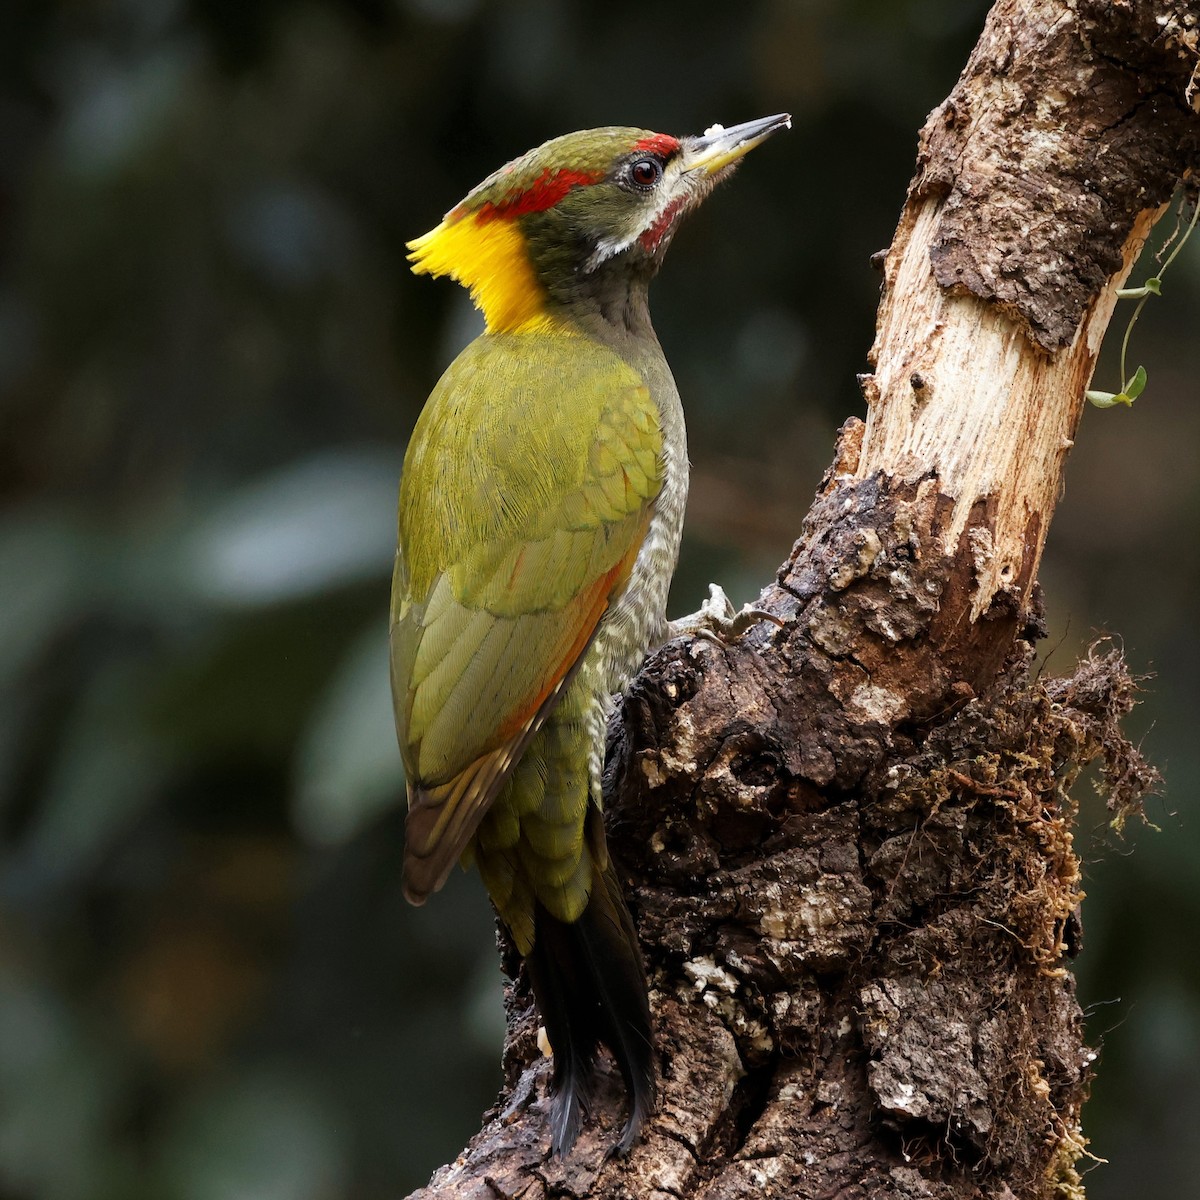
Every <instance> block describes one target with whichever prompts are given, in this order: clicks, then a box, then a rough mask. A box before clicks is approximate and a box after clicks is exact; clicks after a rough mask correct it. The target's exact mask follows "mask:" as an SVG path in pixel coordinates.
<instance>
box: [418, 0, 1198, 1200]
mask: <svg viewBox="0 0 1200 1200" xmlns="http://www.w3.org/2000/svg"><path fill="white" fill-rule="evenodd" d="M1197 32H1198V31H1197V18H1196V13H1195V11H1194V6H1193V5H1191V4H1188V3H1183V2H1176V3H1168V2H1165V0H1157V2H1155V0H1124V2H1122V0H1115V2H1106V3H1101V2H1100V0H1094V2H1092V0H1074V2H1068V0H1053V2H1052V0H1000V2H999V3H997V5H996V6H995V8H994V9H993V11H992V13H991V15H990V17H989V20H988V23H987V26H986V28H985V30H984V32H983V35H982V36H981V39H980V42H979V44H978V46H977V47H976V50H975V52H974V53H973V55H972V57H971V60H970V61H969V63H968V64H967V67H966V69H965V70H964V72H963V75H962V77H961V78H960V80H959V82H958V84H957V85H956V87H955V89H954V91H953V93H952V94H951V96H950V97H949V98H948V99H947V100H946V102H945V103H944V104H943V105H941V106H940V107H939V108H938V109H937V110H936V111H935V112H934V113H933V114H932V115H931V117H930V119H929V122H928V123H927V125H926V127H925V130H924V131H923V133H922V140H921V151H920V158H919V162H918V171H917V175H916V177H915V179H914V181H913V184H912V187H911V189H910V193H909V197H908V200H907V203H906V206H905V210H904V213H903V214H902V216H901V219H900V223H899V226H898V229H897V234H896V238H895V241H894V242H893V245H892V248H891V250H890V251H889V252H888V255H887V258H886V263H885V288H884V295H883V300H882V304H881V310H880V321H879V329H878V334H877V338H876V342H875V346H874V348H873V351H872V362H873V368H874V370H873V374H872V375H871V376H869V377H866V378H865V379H864V392H865V394H866V396H867V399H868V404H869V415H868V419H867V421H866V423H865V425H864V423H862V422H859V421H856V420H852V421H850V422H848V423H847V425H846V426H845V427H844V428H843V431H842V435H841V438H840V440H839V445H838V451H837V457H836V459H835V462H834V465H833V466H832V467H831V469H830V472H829V473H828V475H827V477H826V479H825V480H824V482H823V484H822V487H821V490H820V492H819V494H818V496H817V498H816V501H815V502H814V504H813V507H812V509H811V511H810V513H809V515H808V517H807V519H806V522H805V527H804V530H803V532H802V535H801V538H800V540H799V541H798V542H797V544H796V546H795V548H794V549H793V552H792V554H791V556H790V557H789V559H788V560H787V562H785V563H784V564H783V566H782V567H781V568H780V572H779V576H778V579H777V580H776V582H775V583H774V584H772V585H771V586H770V587H768V588H767V589H766V590H765V591H764V593H763V597H762V601H761V603H762V605H763V606H764V607H766V608H768V609H770V610H771V611H772V612H774V613H776V614H778V615H779V616H780V617H782V618H783V619H784V621H785V622H786V624H785V627H784V628H782V629H774V628H772V627H768V626H761V627H759V628H757V629H756V630H754V631H752V633H751V634H750V635H748V636H747V637H746V638H745V639H743V640H742V641H740V642H738V643H737V644H735V645H732V646H729V647H718V646H715V645H713V644H712V643H709V642H705V641H695V642H675V643H672V644H670V645H668V646H666V647H664V648H663V650H661V651H660V652H659V653H658V654H656V655H655V656H653V658H652V659H651V660H650V661H649V662H648V664H647V665H646V667H645V669H644V670H643V671H642V673H641V674H640V675H639V676H638V678H637V679H636V680H635V681H634V683H633V684H632V685H631V686H630V688H629V689H628V692H627V694H626V696H625V697H624V700H623V703H622V706H621V711H620V713H619V714H618V719H617V720H616V721H615V722H614V726H613V729H612V730H611V731H610V732H611V744H610V754H609V759H608V766H607V770H606V791H607V793H608V795H609V797H610V802H611V809H610V814H609V817H610V820H609V827H610V839H611V844H612V846H613V849H614V854H615V856H616V857H617V859H618V861H619V862H620V863H621V865H622V867H623V868H624V869H625V871H626V873H627V875H628V879H629V895H630V898H631V903H632V906H633V908H634V910H635V916H636V918H637V922H638V928H639V935H640V937H641V940H642V946H643V949H644V951H645V955H646V961H647V966H648V969H649V972H650V979H651V985H652V988H653V992H654V994H653V1000H654V1011H655V1021H656V1027H657V1035H658V1045H659V1049H660V1052H661V1072H662V1082H663V1087H662V1093H663V1096H662V1102H661V1105H660V1110H659V1113H658V1114H657V1116H656V1117H655V1118H654V1120H653V1121H652V1122H651V1123H650V1126H649V1129H648V1131H647V1134H646V1136H645V1138H644V1140H643V1141H642V1142H641V1143H640V1144H639V1145H638V1146H636V1147H635V1148H634V1150H633V1152H632V1153H631V1154H630V1155H629V1157H628V1158H627V1159H624V1160H617V1159H612V1158H609V1157H607V1156H606V1154H607V1150H608V1148H609V1147H610V1146H611V1145H612V1143H613V1141H614V1140H615V1137H616V1136H617V1131H618V1127H619V1122H620V1120H621V1118H622V1113H623V1099H622V1096H621V1089H620V1086H619V1082H618V1081H617V1080H616V1079H615V1078H608V1079H606V1080H605V1081H603V1084H604V1085H603V1086H602V1088H601V1089H600V1094H598V1095H597V1096H596V1101H595V1105H594V1109H595V1111H594V1113H593V1117H592V1120H591V1121H590V1123H589V1125H588V1127H587V1129H586V1130H585V1132H584V1135H583V1136H582V1137H581V1139H580V1143H579V1145H578V1147H577V1148H576V1151H575V1152H574V1153H573V1155H572V1156H571V1157H570V1158H569V1159H568V1160H567V1161H566V1162H559V1161H556V1160H554V1159H551V1158H549V1157H548V1154H547V1150H546V1144H547V1140H548V1139H547V1132H546V1128H547V1113H548V1101H547V1097H546V1083H547V1080H548V1076H549V1072H548V1069H547V1064H546V1062H545V1061H544V1060H543V1059H542V1058H541V1056H540V1055H539V1053H538V1050H537V1045H536V1026H535V1019H534V1017H533V1014H532V1010H531V1007H530V1003H529V999H528V994H527V992H526V989H525V987H524V985H523V983H522V982H521V981H519V980H518V982H517V983H515V984H514V985H512V986H511V987H510V989H509V1016H510V1022H509V1036H508V1040H507V1044H506V1048H505V1066H506V1084H505V1088H504V1091H503V1093H502V1094H501V1096H500V1098H499V1100H498V1101H497V1104H496V1106H495V1108H493V1109H492V1110H491V1112H489V1113H488V1114H487V1115H486V1118H485V1123H484V1127H483V1128H482V1129H481V1131H480V1133H479V1134H478V1135H477V1136H476V1138H475V1139H473V1141H472V1142H471V1144H470V1146H468V1147H467V1149H466V1150H465V1151H464V1152H463V1155H462V1156H460V1158H459V1159H458V1160H457V1161H456V1162H455V1163H454V1164H451V1165H449V1166H447V1167H444V1168H442V1170H440V1171H439V1172H437V1173H436V1174H435V1176H434V1178H433V1179H432V1180H431V1182H430V1184H429V1186H428V1187H427V1188H425V1189H422V1191H420V1192H418V1193H416V1195H417V1196H418V1197H420V1198H421V1200H434V1198H441V1197H451V1196H453V1197H456V1198H466V1197H481V1198H482V1197H508V1196H512V1197H515V1196H522V1197H527V1198H529V1200H535V1198H537V1197H541V1196H551V1195H554V1196H559V1195H561V1196H576V1197H583V1196H590V1197H658V1196H661V1197H677V1198H687V1200H691V1198H693V1197H695V1198H698V1200H718V1198H720V1200H733V1198H735V1197H742V1196H751V1195H753V1196H756V1197H759V1196H787V1197H813V1198H816V1197H829V1198H833V1197H868V1196H869V1197H937V1198H943V1197H944V1198H946V1200H951V1198H954V1200H958V1198H963V1197H1014V1196H1020V1197H1056V1196H1060V1197H1073V1196H1082V1194H1083V1189H1082V1185H1081V1183H1080V1180H1079V1175H1078V1173H1077V1170H1076V1163H1077V1161H1078V1160H1079V1158H1080V1157H1081V1156H1082V1155H1083V1154H1084V1152H1085V1148H1086V1140H1085V1137H1084V1134H1083V1132H1082V1127H1081V1108H1082V1105H1083V1102H1084V1099H1085V1098H1086V1094H1087V1089H1088V1083H1089V1078H1090V1066H1091V1062H1092V1059H1093V1057H1094V1056H1093V1054H1092V1053H1091V1051H1090V1050H1089V1049H1088V1048H1087V1047H1086V1045H1085V1044H1084V1040H1083V1029H1082V1016H1081V1013H1080V1010H1079V1006H1078V1004H1077V1003H1076V1000H1075V993H1074V980H1073V978H1072V976H1071V974H1070V970H1069V960H1070V958H1071V957H1072V956H1073V954H1074V953H1075V952H1076V950H1077V949H1078V946H1079V943H1080V938H1081V927H1080V917H1079V905H1080V901H1081V899H1082V893H1081V891H1080V886H1079V864H1078V860H1077V858H1076V855H1075V852H1074V849H1073V846H1072V827H1073V822H1074V817H1075V808H1074V804H1073V801H1072V800H1071V797H1070V788H1071V785H1072V783H1073V782H1074V781H1075V779H1076V777H1077V776H1078V774H1079V772H1080V771H1081V770H1082V768H1083V767H1084V766H1085V765H1086V764H1087V763H1089V762H1092V761H1097V762H1098V763H1099V766H1100V770H1101V776H1102V779H1103V780H1104V781H1105V783H1106V786H1108V787H1109V789H1110V804H1111V806H1112V807H1113V811H1114V817H1115V818H1116V819H1118V820H1119V819H1123V818H1124V816H1125V815H1127V814H1129V813H1133V812H1137V811H1138V806H1139V804H1140V801H1141V798H1142V796H1143V795H1144V794H1145V793H1146V792H1147V791H1148V790H1149V789H1151V788H1153V787H1154V786H1155V784H1156V782H1157V775H1156V773H1155V772H1154V770H1153V768H1152V767H1150V766H1149V765H1148V764H1146V763H1145V762H1144V761H1143V760H1142V759H1141V758H1140V757H1139V755H1138V754H1137V752H1136V750H1135V749H1134V748H1133V747H1132V746H1130V745H1129V743H1128V742H1126V741H1125V740H1124V739H1123V737H1122V735H1121V733H1120V720H1121V718H1122V717H1123V716H1124V715H1125V714H1126V713H1127V712H1128V711H1129V710H1130V709H1131V707H1132V705H1133V703H1134V700H1135V695H1136V685H1135V682H1134V681H1133V680H1132V679H1131V678H1130V676H1129V675H1128V672H1127V671H1126V669H1125V666H1124V664H1123V662H1122V660H1121V658H1120V655H1119V654H1117V653H1116V652H1114V651H1112V650H1105V649H1104V648H1103V647H1096V648H1094V649H1093V652H1092V654H1091V655H1090V656H1089V658H1088V659H1087V660H1085V661H1084V662H1083V663H1081V664H1080V665H1079V667H1078V668H1077V669H1076V671H1075V672H1074V673H1073V675H1072V676H1071V677H1070V678H1067V679H1061V680H1042V679H1039V678H1038V677H1037V676H1036V673H1035V672H1034V671H1033V670H1032V666H1033V662H1034V644H1035V642H1036V640H1037V638H1038V637H1039V636H1040V635H1041V632H1042V629H1041V619H1040V614H1039V594H1038V591H1037V585H1036V577H1037V567H1038V562H1039V559H1040V555H1041V551H1042V546H1043V544H1044V541H1045V537H1046V534H1047V531H1048V529H1049V525H1050V521H1051V518H1052V516H1053V511H1054V504H1055V500H1056V498H1057V495H1058V492H1059V489H1060V486H1061V478H1062V471H1063V468H1064V465H1065V460H1066V456H1067V451H1068V449H1069V447H1070V444H1071V439H1072V438H1073V436H1074V433H1075V428H1076V425H1077V423H1078V419H1079V415H1080V411H1081V407H1082V404H1083V390H1084V388H1085V387H1086V385H1087V382H1088V380H1089V378H1090V376H1091V372H1092V368H1093V366H1094V363H1095V357H1096V354H1097V352H1098V349H1099V345H1100V340H1101V338H1102V336H1103V333H1104V329H1105V327H1106V326H1107V324H1108V321H1109V318H1110V316H1111V314H1112V309H1113V305H1114V303H1115V300H1114V296H1113V292H1114V289H1115V288H1116V287H1119V286H1120V285H1121V283H1122V282H1123V280H1124V278H1125V275H1126V274H1127V273H1128V270H1129V268H1130V265H1131V264H1132V262H1133V260H1134V258H1135V257H1136V254H1137V252H1138V250H1139V249H1140V247H1141V244H1142V242H1143V240H1144V238H1145V236H1146V233H1147V232H1148V230H1149V228H1150V227H1151V225H1152V224H1153V222H1154V220H1155V219H1156V218H1157V216H1158V215H1159V214H1160V213H1161V211H1162V209H1163V207H1164V206H1165V204H1166V203H1167V201H1168V199H1169V197H1170V195H1171V192H1172V190H1173V189H1174V188H1175V187H1176V186H1177V185H1178V183H1179V181H1180V180H1182V179H1184V178H1185V177H1186V176H1187V175H1188V173H1189V172H1190V171H1191V170H1193V169H1194V168H1195V166H1196V164H1197V162H1198V161H1200V118H1198V117H1197V108H1196V101H1197V63H1198V62H1200V54H1198V52H1197ZM509 963H510V965H512V959H511V956H510V959H509Z"/></svg>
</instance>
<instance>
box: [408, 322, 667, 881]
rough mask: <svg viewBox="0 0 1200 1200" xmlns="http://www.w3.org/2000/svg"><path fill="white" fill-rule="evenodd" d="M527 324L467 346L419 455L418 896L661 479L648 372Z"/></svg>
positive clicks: (640, 533)
mask: <svg viewBox="0 0 1200 1200" xmlns="http://www.w3.org/2000/svg"><path fill="white" fill-rule="evenodd" d="M527 337H528V335H521V334H498V335H490V336H485V337H482V338H480V339H478V340H477V341H476V342H474V343H472V345H471V346H469V347H468V348H467V350H466V351H464V352H463V354H462V355H460V357H459V358H458V359H457V360H456V362H455V363H454V365H453V366H452V367H451V368H450V370H449V371H447V373H446V375H445V376H444V377H443V378H442V380H441V382H440V383H439V384H438V386H437V388H435V390H434V392H433V395H432V396H431V397H430V399H429V402H428V403H427V405H426V407H425V410H424V412H423V413H422V415H421V419H420V421H419V422H418V424H417V428H416V430H415V431H414V434H413V440H412V442H411V443H410V448H409V453H408V456H407V459H406V461H405V467H404V477H403V480H402V482H401V489H400V546H401V549H400V552H399V553H398V555H397V560H396V573H395V577H394V580H393V598H392V629H391V657H392V686H393V693H394V697H395V703H396V718H397V727H398V729H399V731H400V740H401V747H402V752H403V755H404V760H405V766H406V769H407V771H408V777H409V818H408V825H407V833H408V838H407V848H406V856H405V857H406V862H405V881H406V888H407V889H408V891H409V895H410V898H411V899H423V898H424V896H425V895H427V894H428V893H429V892H430V891H433V890H436V889H437V888H438V887H440V886H441V884H442V882H443V881H444V880H445V877H446V875H447V874H448V873H449V871H450V868H451V867H452V865H453V863H454V862H455V861H456V860H457V859H458V857H459V855H460V854H461V853H462V850H463V849H464V847H465V846H466V844H467V842H468V841H469V840H470V837H471V835H472V834H473V833H474V831H475V829H476V827H477V826H478V824H479V821H480V819H481V817H482V816H483V814H484V813H485V812H486V811H487V808H488V805H489V804H490V803H491V802H492V800H493V799H494V798H495V796H496V793H497V792H498V791H499V789H500V787H501V785H502V784H503V782H504V779H505V778H506V776H507V775H508V772H509V771H510V770H511V768H512V766H513V764H514V763H515V762H516V761H517V760H518V759H519V757H520V755H521V752H522V751H523V750H524V748H525V745H526V743H527V742H528V740H529V738H530V737H531V736H532V735H533V733H534V732H535V731H536V730H537V728H538V727H539V726H540V724H541V722H542V721H543V720H544V719H545V716H546V714H547V713H548V712H549V711H550V709H551V708H552V707H553V705H554V703H555V701H556V700H557V698H558V696H559V695H560V694H561V692H562V689H563V687H564V686H565V685H566V683H567V682H568V681H569V679H570V676H571V672H572V670H573V668H574V666H575V665H576V663H577V662H578V661H579V659H580V656H581V655H582V653H583V651H584V650H585V648H586V647H587V645H588V643H589V642H590V641H591V638H592V636H593V635H594V633H595V631H596V627H597V624H598V622H599V621H600V618H601V616H602V615H603V613H604V611H605V609H606V608H607V607H608V604H609V602H610V600H611V598H612V597H614V596H615V595H617V594H619V592H620V591H621V590H622V588H623V587H624V586H625V583H626V582H627V580H628V578H629V574H630V572H631V570H632V569H633V564H634V561H635V560H636V558H637V554H638V551H639V550H640V548H641V545H642V542H643V540H644V538H645V535H646V530H647V527H648V525H649V521H650V516H651V512H652V505H653V502H654V499H655V497H656V496H657V495H658V492H659V490H660V488H661V486H662V479H663V459H662V430H661V427H660V424H659V417H658V410H657V408H656V407H655V405H654V402H653V399H652V398H651V396H650V394H649V391H648V389H647V388H646V386H645V383H644V382H643V380H642V379H641V377H640V376H639V375H638V374H637V373H636V372H635V371H634V370H633V369H632V368H631V367H629V366H628V365H627V364H625V363H624V362H623V361H622V360H621V359H619V358H618V357H617V356H616V355H615V354H613V353H612V352H611V351H609V350H607V349H606V348H604V347H602V346H599V345H597V344H596V343H593V342H590V341H588V340H587V339H585V338H582V337H579V336H575V335H567V334H564V335H562V336H554V337H547V336H545V335H542V336H539V337H538V340H537V345H536V347H531V346H530V345H529V343H528V342H527V340H526V339H527Z"/></svg>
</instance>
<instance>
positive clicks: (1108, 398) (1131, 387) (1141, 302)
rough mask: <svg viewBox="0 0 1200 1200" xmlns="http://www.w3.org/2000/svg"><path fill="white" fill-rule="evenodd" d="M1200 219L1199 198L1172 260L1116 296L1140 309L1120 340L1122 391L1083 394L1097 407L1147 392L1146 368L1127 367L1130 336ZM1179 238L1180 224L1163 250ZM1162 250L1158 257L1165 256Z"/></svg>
mask: <svg viewBox="0 0 1200 1200" xmlns="http://www.w3.org/2000/svg"><path fill="white" fill-rule="evenodd" d="M1186 204H1187V198H1186V196H1185V197H1184V200H1183V205H1186ZM1183 211H1184V210H1183V206H1182V205H1181V207H1180V210H1179V221H1180V222H1182V220H1183ZM1197 217H1200V197H1197V200H1196V205H1195V208H1194V210H1193V212H1192V219H1191V221H1190V222H1189V223H1188V227H1187V228H1186V229H1185V230H1184V232H1183V237H1180V238H1179V240H1178V242H1176V245H1175V249H1174V250H1172V251H1171V254H1170V257H1169V258H1168V259H1167V261H1166V262H1165V263H1163V265H1162V266H1161V267H1160V268H1159V270H1158V274H1157V275H1152V276H1151V277H1150V278H1149V279H1147V280H1146V282H1145V283H1144V284H1142V286H1141V287H1132V288H1120V289H1118V291H1117V296H1118V297H1119V298H1120V299H1122V300H1136V301H1137V307H1136V308H1135V309H1134V310H1133V316H1131V317H1130V318H1129V324H1128V325H1127V326H1126V327H1125V336H1124V337H1123V338H1122V339H1121V378H1122V379H1123V380H1124V381H1125V382H1124V385H1123V386H1122V388H1121V390H1120V391H1119V392H1092V391H1089V392H1084V395H1085V396H1086V397H1087V398H1088V399H1089V400H1090V401H1091V402H1092V403H1093V404H1094V405H1095V406H1096V407H1097V408H1112V406H1113V405H1114V404H1125V405H1130V404H1132V403H1133V402H1134V401H1135V400H1136V399H1137V398H1138V397H1139V396H1140V395H1141V394H1142V392H1143V391H1144V390H1145V387H1146V368H1145V367H1143V366H1139V367H1138V369H1137V370H1136V371H1134V373H1133V374H1132V375H1130V374H1127V372H1126V367H1125V356H1126V354H1127V352H1128V350H1129V335H1130V334H1131V333H1133V327H1134V326H1135V325H1136V324H1137V319H1138V317H1140V316H1141V315H1142V309H1143V308H1144V307H1145V306H1146V301H1147V300H1149V299H1150V297H1151V296H1161V295H1162V277H1163V276H1164V275H1165V274H1166V273H1167V268H1168V267H1169V266H1170V265H1171V264H1172V263H1173V262H1174V261H1175V256H1176V255H1177V254H1178V253H1179V252H1180V250H1182V249H1183V247H1184V246H1185V245H1186V244H1187V240H1188V238H1190V237H1191V236H1192V230H1193V229H1195V228H1196V218H1197ZM1177 237H1179V223H1178V222H1177V223H1176V226H1175V231H1174V233H1172V234H1171V236H1170V238H1168V239H1167V242H1166V245H1164V246H1163V250H1165V249H1166V248H1167V246H1169V245H1170V244H1171V242H1173V241H1175V239H1176V238H1177ZM1162 252H1163V251H1162V250H1160V251H1159V254H1162Z"/></svg>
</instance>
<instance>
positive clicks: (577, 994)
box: [528, 863, 656, 1157]
mask: <svg viewBox="0 0 1200 1200" xmlns="http://www.w3.org/2000/svg"><path fill="white" fill-rule="evenodd" d="M528 963H529V977H530V980H531V981H532V983H533V992H534V996H535V997H536V999H537V1005H538V1010H539V1012H540V1013H541V1016H542V1020H543V1021H544V1022H545V1025H546V1032H547V1033H548V1034H549V1037H550V1044H551V1046H552V1047H553V1048H554V1077H553V1081H552V1089H553V1095H554V1101H553V1107H552V1110H551V1148H552V1149H553V1151H554V1153H555V1154H557V1155H559V1156H560V1157H561V1156H563V1155H566V1154H568V1153H569V1152H570V1150H571V1147H572V1146H573V1145H574V1144H575V1139H576V1138H577V1137H578V1135H579V1129H580V1126H581V1124H582V1121H583V1114H584V1113H585V1112H586V1111H587V1109H588V1103H589V1100H590V1093H591V1082H592V1075H593V1071H594V1068H595V1063H596V1052H597V1050H598V1049H599V1048H600V1046H601V1045H604V1046H607V1047H608V1049H609V1050H610V1051H611V1053H612V1056H613V1058H614V1059H615V1060H616V1063H617V1066H618V1067H619V1068H620V1071H621V1076H622V1078H623V1079H624V1081H625V1090H626V1092H627V1093H628V1095H629V1119H628V1120H627V1121H626V1123H625V1130H624V1132H623V1133H622V1135H621V1140H620V1142H619V1143H618V1145H617V1152H618V1153H620V1154H624V1153H626V1152H627V1151H628V1150H629V1148H630V1147H631V1146H632V1145H633V1143H634V1141H635V1140H636V1139H637V1136H638V1133H639V1132H640V1131H641V1128H642V1125H643V1123H644V1122H645V1120H646V1118H647V1117H648V1116H649V1115H650V1113H651V1112H652V1111H653V1110H654V1104H655V1098H656V1084H655V1073H654V1047H653V1041H652V1038H651V1031H650V1003H649V999H648V997H647V992H646V974H645V970H644V968H643V966H642V953H641V950H640V948H639V947H638V943H637V934H636V933H635V932H634V928H633V921H632V919H631V918H630V916H629V910H628V909H627V908H626V907H625V900H624V897H623V896H622V895H621V885H620V884H619V883H618V882H617V878H616V875H615V874H614V873H613V869H612V865H611V863H610V864H608V865H607V866H606V867H605V869H604V870H599V869H597V871H596V873H595V877H594V880H593V884H592V894H591V898H590V900H589V901H588V906H587V908H586V909H585V910H584V912H583V915H582V916H581V917H580V918H579V920H577V921H573V922H572V923H571V924H569V925H568V924H564V923H563V922H562V921H559V920H558V919H557V918H556V917H553V916H551V915H550V913H548V912H547V911H546V910H545V909H544V908H542V907H541V905H538V907H537V913H536V917H535V928H534V943H533V951H532V952H531V954H530V955H529V959H528Z"/></svg>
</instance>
